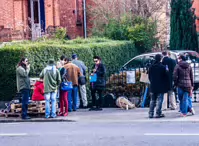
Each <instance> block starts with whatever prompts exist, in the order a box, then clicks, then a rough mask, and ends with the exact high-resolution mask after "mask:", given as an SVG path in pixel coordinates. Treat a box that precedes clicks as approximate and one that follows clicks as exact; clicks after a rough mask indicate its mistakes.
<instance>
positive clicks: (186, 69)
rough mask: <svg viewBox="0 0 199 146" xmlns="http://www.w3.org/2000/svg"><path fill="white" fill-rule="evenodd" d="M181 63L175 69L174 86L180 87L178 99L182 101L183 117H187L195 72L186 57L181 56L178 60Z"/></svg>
mask: <svg viewBox="0 0 199 146" xmlns="http://www.w3.org/2000/svg"><path fill="white" fill-rule="evenodd" d="M178 60H179V62H178V64H177V65H176V67H175V69H174V74H173V78H174V86H176V87H178V98H179V100H180V112H181V114H182V116H183V117H184V116H186V115H187V112H188V108H189V99H188V98H189V96H191V93H192V90H193V71H192V67H191V65H190V64H189V63H187V62H186V57H185V56H184V55H183V54H181V55H179V58H178Z"/></svg>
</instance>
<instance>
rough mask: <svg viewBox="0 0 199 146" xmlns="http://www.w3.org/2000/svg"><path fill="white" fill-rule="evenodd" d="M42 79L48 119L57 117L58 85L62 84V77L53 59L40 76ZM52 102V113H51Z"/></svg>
mask: <svg viewBox="0 0 199 146" xmlns="http://www.w3.org/2000/svg"><path fill="white" fill-rule="evenodd" d="M40 77H41V78H44V93H45V94H44V96H45V100H46V113H45V116H46V118H50V117H51V118H55V117H56V95H57V93H56V90H57V87H58V85H59V84H60V83H61V77H60V73H59V70H58V69H56V66H55V62H54V60H53V59H51V60H49V63H48V65H47V67H46V68H44V70H43V71H42V72H41V74H40ZM50 101H51V107H52V111H51V112H50Z"/></svg>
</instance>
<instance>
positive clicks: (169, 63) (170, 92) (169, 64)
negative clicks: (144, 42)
mask: <svg viewBox="0 0 199 146" xmlns="http://www.w3.org/2000/svg"><path fill="white" fill-rule="evenodd" d="M162 55H163V59H162V64H163V65H164V66H167V67H168V70H169V80H168V81H167V82H166V84H167V85H168V92H167V94H166V95H167V96H169V103H170V105H171V110H175V109H177V105H176V99H175V94H174V91H173V71H174V68H175V66H176V61H175V60H174V59H171V58H170V57H169V54H168V52H167V51H164V52H162ZM167 96H166V98H167ZM164 105H165V106H164ZM163 109H167V100H166V99H164V100H163Z"/></svg>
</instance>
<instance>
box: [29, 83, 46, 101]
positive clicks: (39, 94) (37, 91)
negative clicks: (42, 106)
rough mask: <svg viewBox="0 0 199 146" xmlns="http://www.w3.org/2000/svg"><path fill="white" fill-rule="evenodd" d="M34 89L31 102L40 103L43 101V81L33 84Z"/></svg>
mask: <svg viewBox="0 0 199 146" xmlns="http://www.w3.org/2000/svg"><path fill="white" fill-rule="evenodd" d="M34 86H35V88H34V91H33V95H32V100H33V101H41V100H44V83H43V81H37V82H36V83H35V85H34Z"/></svg>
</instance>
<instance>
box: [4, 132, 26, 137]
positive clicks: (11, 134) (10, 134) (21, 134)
mask: <svg viewBox="0 0 199 146" xmlns="http://www.w3.org/2000/svg"><path fill="white" fill-rule="evenodd" d="M27 135H28V134H27V133H0V137H5V136H27Z"/></svg>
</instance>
